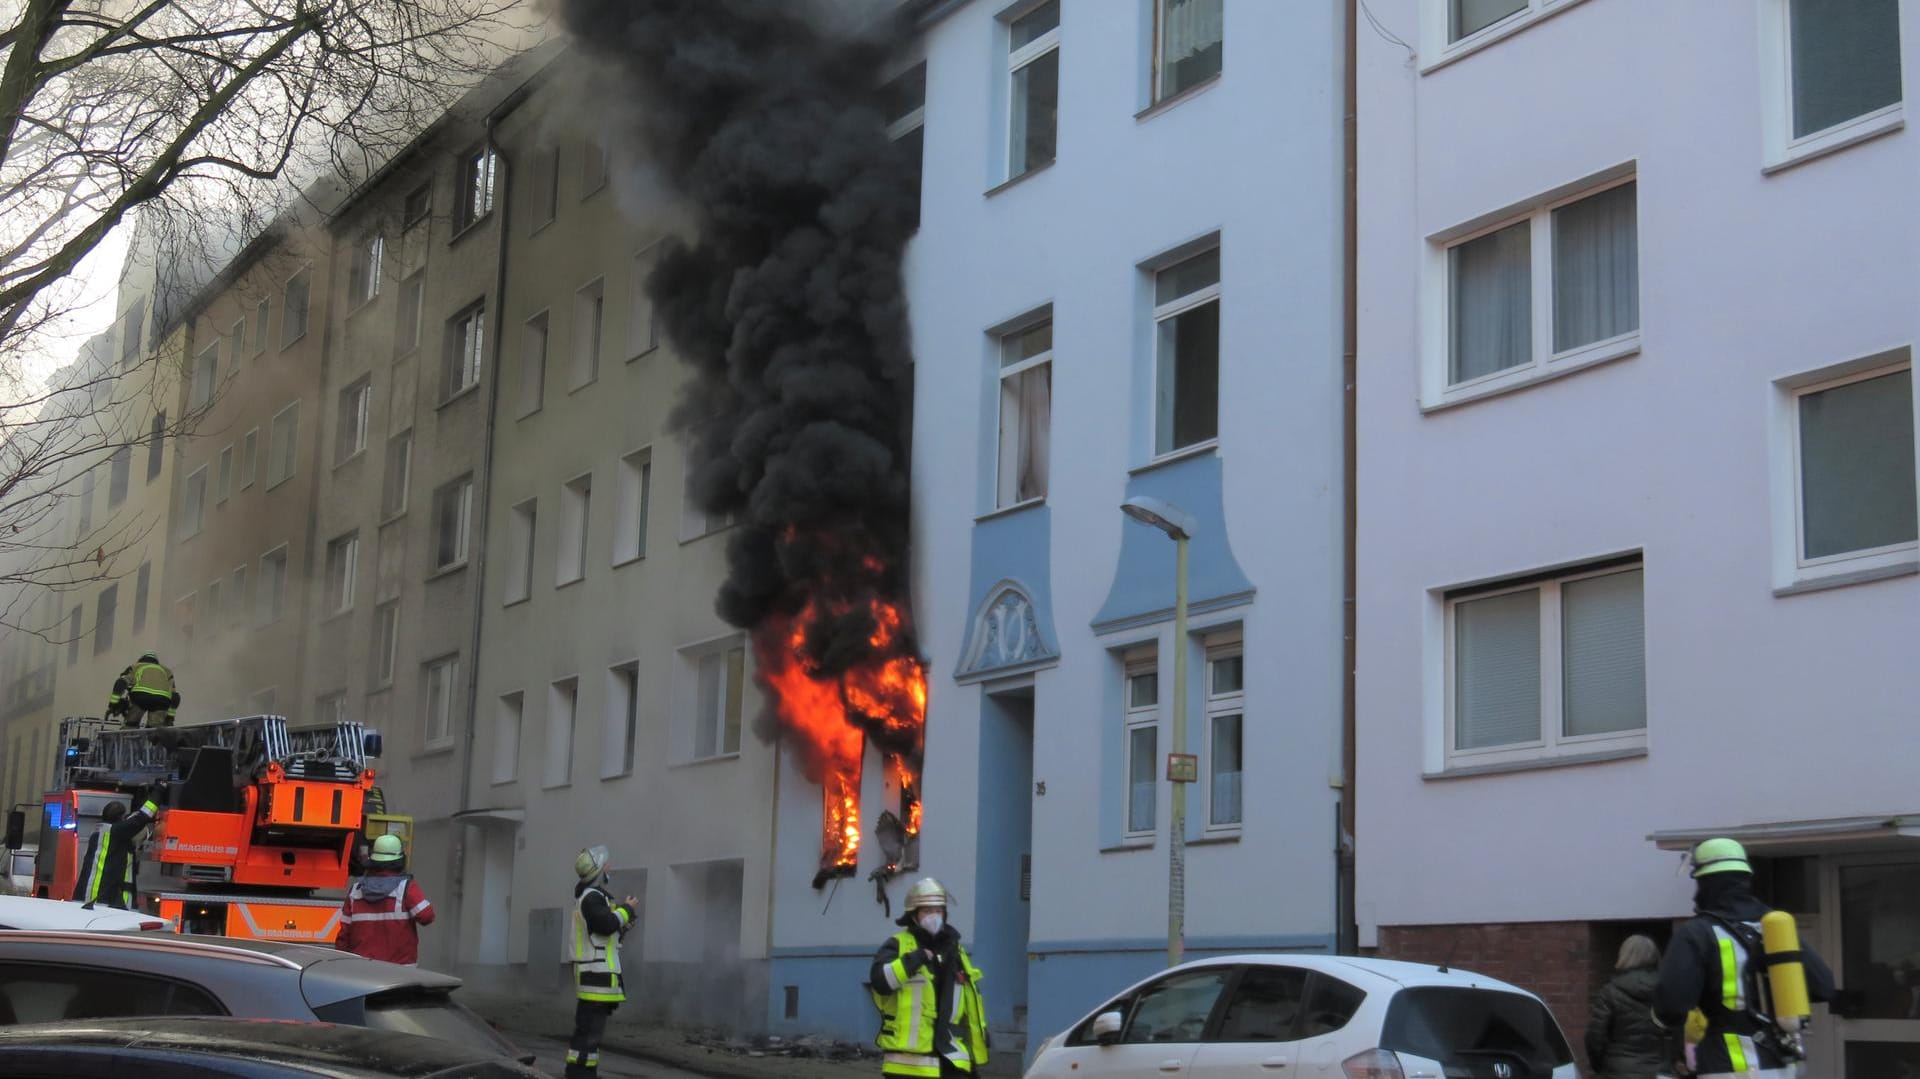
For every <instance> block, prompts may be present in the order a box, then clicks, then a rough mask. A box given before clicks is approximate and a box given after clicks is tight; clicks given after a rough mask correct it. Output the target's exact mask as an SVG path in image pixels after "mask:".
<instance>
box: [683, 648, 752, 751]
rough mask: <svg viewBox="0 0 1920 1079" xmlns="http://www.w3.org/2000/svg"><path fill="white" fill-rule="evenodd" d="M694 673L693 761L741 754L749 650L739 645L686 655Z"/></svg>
mask: <svg viewBox="0 0 1920 1079" xmlns="http://www.w3.org/2000/svg"><path fill="white" fill-rule="evenodd" d="M687 660H688V663H689V665H690V666H691V668H692V674H693V694H692V700H691V701H690V702H689V703H690V704H691V705H692V714H691V716H690V717H689V718H690V721H691V726H692V728H693V759H695V760H706V759H708V758H712V757H724V756H729V755H731V754H735V753H738V752H740V716H741V709H742V707H743V706H744V694H745V692H746V666H747V651H746V647H745V646H744V645H742V644H740V643H738V642H733V643H728V644H724V645H721V646H718V647H709V648H704V649H701V650H698V651H695V652H693V653H692V654H690V655H688V656H687Z"/></svg>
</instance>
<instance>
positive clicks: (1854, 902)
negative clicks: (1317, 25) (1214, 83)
mask: <svg viewBox="0 0 1920 1079" xmlns="http://www.w3.org/2000/svg"><path fill="white" fill-rule="evenodd" d="M1369 7H1370V9H1371V11H1372V13H1373V15H1374V16H1375V17H1376V20H1377V24H1378V25H1377V32H1375V31H1374V30H1370V29H1363V30H1362V32H1361V34H1360V39H1359V42H1360V44H1359V51H1358V61H1357V77H1358V84H1359V115H1360V118H1361V123H1360V144H1359V163H1360V171H1359V197H1358V205H1359V206H1360V207H1361V216H1360V239H1359V245H1360V246H1359V315H1360V318H1359V322H1360V327H1361V332H1360V339H1359V356H1360V364H1359V367H1360V377H1359V402H1360V404H1359V424H1358V437H1359V465H1358V469H1359V472H1358V474H1359V476H1360V477H1361V481H1362V482H1361V484H1360V487H1359V533H1358V535H1359V549H1358V566H1359V572H1360V590H1359V610H1358V617H1359V626H1360V630H1359V655H1360V657H1361V663H1360V682H1359V694H1358V729H1359V745H1358V750H1359V760H1360V775H1359V789H1360V791H1361V792H1362V794H1361V797H1360V800H1359V803H1358V809H1359V830H1358V837H1359V838H1358V842H1359V847H1358V857H1359V866H1358V900H1359V903H1358V911H1359V923H1360V943H1361V944H1362V945H1364V946H1367V947H1377V948H1378V949H1379V951H1380V952H1381V953H1382V954H1384V955H1390V956H1399V957H1406V958H1424V959H1429V960H1439V959H1443V958H1445V959H1448V960H1449V961H1451V962H1454V963H1457V964H1458V965H1460V966H1462V967H1467V968H1471V969H1476V970H1484V971H1486V972H1488V973H1490V974H1494V975H1497V976H1505V977H1509V978H1512V979H1513V980H1516V981H1520V982H1523V983H1525V984H1528V985H1530V986H1532V987H1534V988H1536V989H1540V990H1542V991H1543V992H1545V993H1547V994H1548V996H1549V998H1550V1000H1551V1002H1552V1003H1553V1004H1554V1007H1555V1011H1556V1012H1557V1013H1558V1014H1559V1016H1560V1019H1561V1021H1562V1023H1563V1024H1565V1025H1567V1026H1568V1027H1569V1029H1570V1032H1571V1033H1573V1034H1574V1035H1575V1036H1576V1038H1577V1036H1578V1033H1579V1030H1580V1028H1581V1027H1582V1026H1583V1025H1584V1021H1585V1017H1586V1014H1587V1002H1588V1000H1589V995H1590V992H1591V990H1592V989H1593V988H1594V987H1595V986H1597V984H1598V983H1599V982H1600V981H1601V980H1602V979H1603V978H1604V977H1605V976H1606V974H1607V973H1608V972H1609V970H1610V968H1611V965H1612V962H1613V956H1614V950H1615V949H1616V948H1617V946H1618V945H1619V943H1620V942H1621V940H1622V938H1623V937H1624V936H1625V935H1626V934H1628V933H1629V932H1634V931H1648V932H1653V933H1654V934H1656V935H1657V936H1659V937H1661V938H1663V939H1664V937H1665V935H1666V930H1667V928H1668V926H1669V925H1670V921H1671V919H1674V918H1677V917H1682V916H1685V915H1687V914H1688V913H1690V909H1691V907H1690V900H1691V882H1690V881H1689V880H1688V877H1687V874H1686V871H1685V868H1684V866H1683V864H1682V861H1681V859H1682V857H1683V855H1682V853H1681V852H1683V851H1685V850H1686V849H1688V848H1689V847H1690V846H1691V845H1692V844H1693V843H1694V842H1696V841H1698V840H1699V839H1701V838H1704V837H1708V836H1714V835H1732V836H1734V837H1736V838H1739V839H1740V840H1742V841H1743V842H1745V843H1746V844H1747V846H1748V849H1749V850H1750V852H1752V853H1753V854H1754V855H1755V856H1756V858H1757V859H1758V865H1757V875H1758V878H1759V886H1760V890H1761V892H1762V894H1763V897H1765V898H1769V899H1771V901H1772V902H1774V903H1775V904H1776V905H1778V906H1781V907H1784V908H1785V909H1788V910H1791V911H1793V912H1794V913H1795V914H1796V915H1797V916H1798V917H1799V918H1800V921H1801V927H1802V933H1803V939H1806V940H1810V941H1811V942H1812V943H1813V945H1814V946H1815V947H1816V948H1818V949H1820V950H1821V951H1822V953H1823V954H1824V955H1825V956H1826V957H1827V958H1828V959H1829V961H1830V962H1831V963H1832V965H1833V967H1834V969H1835V972H1836V974H1837V975H1838V977H1839V980H1840V983H1841V985H1842V987H1843V989H1844V990H1845V994H1844V999H1843V1001H1842V1003H1840V1004H1839V1005H1837V1006H1835V1007H1833V1008H1827V1007H1825V1006H1820V1007H1817V1008H1816V1012H1817V1013H1818V1020H1817V1024H1816V1033H1815V1036H1814V1038H1813V1045H1814V1047H1815V1053H1816V1056H1815V1058H1814V1059H1813V1060H1812V1061H1811V1062H1810V1074H1818V1075H1833V1076H1842V1075H1844V1076H1854V1077H1866V1076H1874V1077H1879V1076H1887V1075H1894V1074H1899V1073H1901V1072H1902V1071H1903V1070H1911V1069H1913V1068H1915V1067H1916V1066H1920V1018H1916V1017H1915V1015H1916V1013H1915V1012H1914V1011H1913V1009H1912V1006H1911V1004H1912V1001H1911V994H1910V992H1909V991H1908V989H1906V988H1903V986H1905V985H1906V984H1908V983H1910V981H1911V971H1912V970H1913V963H1914V956H1915V954H1916V942H1920V913H1916V911H1917V910H1920V908H1916V907H1915V905H1914V903H1913V901H1912V898H1913V896H1914V895H1915V894H1916V891H1920V846H1917V845H1916V844H1915V836H1916V835H1920V800H1917V799H1916V796H1915V793H1914V789H1913V784H1912V783H1911V782H1910V781H1909V779H1908V776H1907V775H1906V770H1905V767H1904V764H1905V757H1906V755H1905V754H1904V753H1903V752H1902V751H1901V749H1900V747H1904V746H1908V745H1911V744H1912V734H1911V724H1912V717H1913V715H1914V704H1913V702H1914V701H1915V700H1916V699H1920V671H1917V669H1916V668H1915V666H1914V664H1913V663H1912V662H1911V659H1910V655H1909V654H1908V653H1909V652H1910V649H1909V648H1908V642H1911V641H1912V640H1913V639H1914V637H1915V634H1916V631H1920V579H1916V577H1915V573H1916V570H1920V555H1917V554H1916V544H1915V540H1916V518H1915V500H1916V495H1915V445H1914V435H1913V432H1914V426H1915V412H1916V409H1920V404H1916V398H1915V395H1914V391H1913V378H1912V366H1911V365H1912V349H1913V342H1914V340H1915V337H1916V334H1920V313H1917V312H1920V307H1917V306H1916V305H1915V303H1914V295H1915V286H1916V283H1917V280H1920V279H1916V269H1915V262H1914V258H1913V252H1914V251H1915V250H1916V249H1920V207H1917V206H1916V204H1915V203H1914V201H1913V199H1912V198H1910V197H1909V189H1910V187H1911V184H1910V178H1911V177H1912V176H1913V175H1914V173H1915V169H1916V166H1920V144H1917V143H1916V142H1915V141H1914V136H1913V135H1912V134H1911V133H1910V132H1908V131H1906V130H1905V127H1906V115H1905V110H1906V105H1905V101H1906V98H1907V97H1908V96H1910V95H1909V94H1908V92H1907V91H1906V89H1905V87H1906V85H1907V83H1908V82H1909V81H1910V78H1909V76H1910V74H1911V73H1912V72H1914V71H1916V70H1920V5H1917V4H1914V3H1911V2H1898V0H1857V2H1850V3H1839V4H1834V3H1815V2H1812V0H1758V2H1756V3H1751V4H1742V5H1725V6H1722V5H1695V4H1668V3H1658V2H1655V0H1612V2H1593V3H1582V2H1571V0H1558V2H1554V0H1369Z"/></svg>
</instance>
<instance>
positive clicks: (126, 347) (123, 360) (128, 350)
mask: <svg viewBox="0 0 1920 1079" xmlns="http://www.w3.org/2000/svg"><path fill="white" fill-rule="evenodd" d="M146 326H147V305H146V303H145V302H141V303H137V304H134V305H133V306H132V307H130V308H128V309H127V313H126V314H125V315H124V316H123V317H122V318H121V319H120V369H121V370H123V371H124V370H126V369H127V368H129V367H132V366H133V365H134V364H135V363H137V362H138V361H139V359H140V347H141V345H142V344H144V342H143V341H142V340H141V335H142V334H143V333H144V331H145V330H146Z"/></svg>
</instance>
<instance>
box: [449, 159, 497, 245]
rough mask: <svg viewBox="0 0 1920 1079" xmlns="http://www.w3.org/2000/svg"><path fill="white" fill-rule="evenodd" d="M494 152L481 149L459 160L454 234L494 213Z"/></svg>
mask: <svg viewBox="0 0 1920 1079" xmlns="http://www.w3.org/2000/svg"><path fill="white" fill-rule="evenodd" d="M496 163H497V162H496V159H495V157H494V153H493V149H492V148H491V147H487V146H482V147H480V148H478V149H475V150H471V151H469V152H468V153H467V155H466V156H465V157H463V158H461V160H460V204H459V205H458V206H457V207H455V213H454V222H453V230H454V231H455V232H456V233H457V232H460V231H461V230H463V229H466V228H468V227H469V226H471V225H473V224H474V223H475V222H477V221H479V220H480V219H481V218H483V217H485V216H487V215H488V214H490V213H492V212H493V175H494V171H495V166H496Z"/></svg>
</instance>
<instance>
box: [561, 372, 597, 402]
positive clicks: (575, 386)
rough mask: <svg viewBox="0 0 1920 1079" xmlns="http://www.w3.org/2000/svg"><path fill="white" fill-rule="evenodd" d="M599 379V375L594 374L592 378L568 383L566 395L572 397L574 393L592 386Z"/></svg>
mask: <svg viewBox="0 0 1920 1079" xmlns="http://www.w3.org/2000/svg"><path fill="white" fill-rule="evenodd" d="M599 381H600V376H599V375H595V376H593V377H592V378H590V379H588V380H586V381H585V382H574V383H570V384H568V386H567V396H568V397H572V396H573V395H574V394H576V393H579V392H580V391H581V390H584V389H588V388H590V387H592V386H593V384H594V383H596V382H599Z"/></svg>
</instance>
